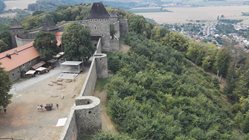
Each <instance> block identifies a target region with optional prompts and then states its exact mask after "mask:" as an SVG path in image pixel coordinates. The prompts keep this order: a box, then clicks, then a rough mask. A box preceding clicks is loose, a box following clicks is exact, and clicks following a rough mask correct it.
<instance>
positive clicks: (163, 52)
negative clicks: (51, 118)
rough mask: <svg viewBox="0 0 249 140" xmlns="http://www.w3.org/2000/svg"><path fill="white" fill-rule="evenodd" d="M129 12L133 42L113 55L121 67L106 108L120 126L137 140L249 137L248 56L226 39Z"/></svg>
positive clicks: (116, 67)
mask: <svg viewBox="0 0 249 140" xmlns="http://www.w3.org/2000/svg"><path fill="white" fill-rule="evenodd" d="M127 17H128V19H129V28H130V31H131V33H130V34H129V35H128V36H127V38H126V39H125V43H127V44H128V45H130V46H131V49H130V51H129V53H128V54H123V53H113V54H110V55H109V68H110V69H111V70H112V71H113V72H114V73H115V74H114V76H113V77H112V79H111V81H110V83H109V84H108V86H107V90H108V99H109V101H108V108H109V113H110V115H111V117H112V119H113V121H114V122H115V123H116V124H117V127H118V130H119V131H120V132H122V133H128V134H129V135H130V136H131V137H132V138H134V139H139V140H148V139H151V140H165V139H169V140H171V139H176V140H182V139H184V140H185V139H186V140H189V139H197V140H199V139H203V140H206V139H210V140H220V139H226V140H227V139H231V140H237V139H248V138H249V137H248V135H247V133H248V132H249V123H248V122H249V119H248V118H249V117H248V116H249V115H248V113H247V112H248V109H249V104H248V103H249V102H248V94H249V79H248V76H246V74H248V66H249V65H248V64H249V63H248V61H247V59H246V55H244V54H241V55H240V56H239V55H237V57H236V58H235V57H234V55H233V53H231V50H230V49H229V48H226V46H225V48H223V49H218V48H217V47H216V46H214V45H212V44H204V43H197V42H195V41H193V40H191V39H188V38H186V37H184V36H182V35H180V34H179V33H173V32H171V33H169V32H168V31H167V30H166V31H165V29H161V28H160V27H157V26H155V25H152V24H150V23H147V22H146V21H145V19H144V18H143V17H139V16H134V15H128V16H127ZM139 27H140V28H139ZM216 75H217V76H218V77H217V76H216ZM222 77H223V78H222ZM220 78H222V79H223V80H221V81H219V80H220ZM224 81H225V83H224ZM219 82H221V83H219ZM224 86H225V88H224Z"/></svg>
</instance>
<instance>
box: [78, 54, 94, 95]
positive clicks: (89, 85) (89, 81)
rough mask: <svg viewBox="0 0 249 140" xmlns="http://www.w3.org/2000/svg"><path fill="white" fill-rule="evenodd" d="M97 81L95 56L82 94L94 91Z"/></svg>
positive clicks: (89, 93)
mask: <svg viewBox="0 0 249 140" xmlns="http://www.w3.org/2000/svg"><path fill="white" fill-rule="evenodd" d="M96 81H97V72H96V62H95V58H93V60H92V64H91V66H90V69H89V72H88V74H87V77H86V80H85V83H84V85H83V87H82V90H81V93H80V94H81V96H89V95H91V94H92V93H93V91H94V88H95V84H96Z"/></svg>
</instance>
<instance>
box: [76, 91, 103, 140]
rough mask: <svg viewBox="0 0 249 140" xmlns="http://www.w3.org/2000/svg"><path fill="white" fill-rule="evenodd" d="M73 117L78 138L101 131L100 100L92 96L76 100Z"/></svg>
mask: <svg viewBox="0 0 249 140" xmlns="http://www.w3.org/2000/svg"><path fill="white" fill-rule="evenodd" d="M75 103H76V106H75V115H76V123H77V126H78V135H79V137H80V138H84V136H88V135H92V134H95V133H97V132H99V131H100V130H101V127H102V123H101V113H100V99H99V98H97V97H93V96H81V97H78V98H77V99H76V102H75Z"/></svg>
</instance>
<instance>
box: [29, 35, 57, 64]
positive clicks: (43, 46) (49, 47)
mask: <svg viewBox="0 0 249 140" xmlns="http://www.w3.org/2000/svg"><path fill="white" fill-rule="evenodd" d="M34 46H35V48H37V49H38V51H39V53H40V57H41V59H43V60H49V59H51V58H53V56H54V55H56V54H57V53H58V52H59V49H58V47H57V40H56V37H55V35H54V34H52V33H47V32H40V33H38V34H37V36H36V38H35V41H34Z"/></svg>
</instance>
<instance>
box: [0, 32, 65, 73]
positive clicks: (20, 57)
mask: <svg viewBox="0 0 249 140" xmlns="http://www.w3.org/2000/svg"><path fill="white" fill-rule="evenodd" d="M62 34H63V32H56V33H55V36H56V40H57V46H60V45H61V37H62ZM33 43H34V42H33V41H32V42H30V43H27V44H25V45H23V46H19V47H16V48H13V49H11V50H8V51H5V52H2V53H0V67H2V68H4V70H5V71H7V72H9V71H11V70H14V69H16V68H18V67H19V66H21V65H23V64H25V63H27V62H29V61H31V60H34V59H35V58H38V57H39V56H40V55H39V52H38V51H37V50H36V48H35V47H34V46H33ZM8 56H9V57H8Z"/></svg>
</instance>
